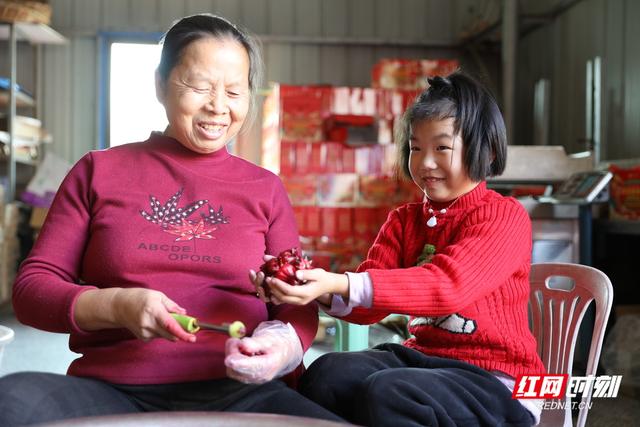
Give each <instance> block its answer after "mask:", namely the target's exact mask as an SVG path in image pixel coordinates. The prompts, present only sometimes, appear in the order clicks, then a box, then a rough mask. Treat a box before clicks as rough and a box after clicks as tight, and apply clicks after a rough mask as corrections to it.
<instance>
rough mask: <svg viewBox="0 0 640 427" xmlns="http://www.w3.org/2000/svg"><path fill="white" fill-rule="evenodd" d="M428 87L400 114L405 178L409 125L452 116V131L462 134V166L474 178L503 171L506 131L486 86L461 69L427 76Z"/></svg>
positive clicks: (401, 163)
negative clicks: (442, 74) (450, 72)
mask: <svg viewBox="0 0 640 427" xmlns="http://www.w3.org/2000/svg"><path fill="white" fill-rule="evenodd" d="M428 82H429V87H428V88H427V89H425V90H424V91H423V92H422V93H421V94H420V95H418V97H417V98H416V100H415V102H414V103H413V105H411V106H410V107H409V108H408V109H407V111H406V112H405V113H404V115H403V116H402V121H401V124H400V126H399V128H398V130H399V134H398V137H397V139H396V142H397V143H398V144H400V149H399V150H398V166H399V169H400V171H401V172H402V174H403V175H404V176H405V177H406V178H409V179H410V178H411V173H410V171H409V153H410V151H409V148H410V147H409V139H410V137H411V125H412V123H416V122H419V121H422V120H444V119H448V118H453V119H454V131H455V132H456V133H459V134H460V136H461V137H462V149H463V150H464V155H463V159H464V165H465V168H466V170H467V173H468V175H469V178H471V179H472V180H473V181H482V180H484V179H485V178H487V177H489V176H497V175H500V174H501V173H502V172H504V168H505V165H506V161H507V133H506V129H505V126H504V119H503V118H502V114H501V113H500V109H499V108H498V104H497V102H496V100H495V98H494V97H493V95H492V94H491V92H489V90H488V89H487V88H485V87H484V86H483V85H481V84H480V83H478V82H477V81H476V80H474V79H473V78H471V77H470V76H468V75H466V74H464V73H463V72H461V71H456V72H454V73H452V74H450V75H448V76H447V77H440V76H436V77H432V78H429V79H428Z"/></svg>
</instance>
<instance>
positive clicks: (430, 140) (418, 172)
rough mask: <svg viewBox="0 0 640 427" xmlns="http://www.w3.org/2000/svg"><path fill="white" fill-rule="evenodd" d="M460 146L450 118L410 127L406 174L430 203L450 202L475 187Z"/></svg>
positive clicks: (421, 121)
mask: <svg viewBox="0 0 640 427" xmlns="http://www.w3.org/2000/svg"><path fill="white" fill-rule="evenodd" d="M462 144H463V141H462V138H461V137H460V135H459V134H454V119H453V118H448V119H444V120H420V121H417V122H414V123H412V125H411V134H410V140H409V149H410V153H409V171H410V172H411V178H412V179H413V182H415V183H416V185H417V186H418V187H420V188H421V189H422V191H424V193H425V195H426V196H427V197H428V198H429V199H430V200H433V201H434V202H447V201H453V200H455V199H456V198H457V197H460V196H461V195H463V194H465V193H468V192H469V191H471V190H473V189H474V188H475V187H476V185H478V183H477V182H475V181H472V180H471V178H469V175H468V173H467V171H466V168H465V165H464V159H463V154H464V153H463V149H462Z"/></svg>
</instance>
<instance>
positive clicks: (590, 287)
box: [529, 263, 613, 427]
mask: <svg viewBox="0 0 640 427" xmlns="http://www.w3.org/2000/svg"><path fill="white" fill-rule="evenodd" d="M551 278H554V279H553V280H550V279H551ZM567 278H569V279H571V280H569V279H567ZM571 281H572V282H573V286H566V285H567V283H568V282H571ZM530 284H531V294H530V299H529V301H530V308H531V320H532V330H533V335H534V336H535V337H536V339H537V341H538V354H539V355H540V357H541V358H542V362H543V363H544V365H545V367H546V368H547V372H548V373H552V374H555V373H558V374H568V375H569V376H571V373H572V367H573V355H574V350H575V346H576V339H577V337H578V331H579V329H580V324H581V323H582V319H583V317H584V314H585V312H586V310H587V307H588V306H589V304H590V303H591V302H592V301H595V322H594V325H593V334H592V336H591V345H590V348H589V356H588V359H587V370H586V372H585V375H587V376H589V375H596V370H597V368H598V360H599V359H600V350H601V349H602V341H603V339H604V332H605V329H606V326H607V321H608V319H609V313H610V312H611V305H612V301H613V287H612V286H611V281H610V280H609V278H608V277H607V276H606V275H605V274H604V273H603V272H601V271H600V270H598V269H595V268H593V267H588V266H585V265H580V264H567V263H538V264H533V265H532V266H531V274H530ZM566 400H567V402H568V401H569V398H567V399H566ZM590 402H591V390H589V392H587V393H583V396H582V404H581V406H582V407H581V408H580V412H579V415H578V421H577V427H583V426H584V425H585V423H586V420H587V412H588V410H589V403H590ZM540 425H541V426H545V425H546V426H554V427H558V426H571V425H573V422H572V418H571V409H570V407H569V404H567V405H566V406H565V409H564V411H563V410H543V411H542V416H541V420H540Z"/></svg>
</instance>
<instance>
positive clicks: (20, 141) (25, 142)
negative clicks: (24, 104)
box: [0, 130, 51, 148]
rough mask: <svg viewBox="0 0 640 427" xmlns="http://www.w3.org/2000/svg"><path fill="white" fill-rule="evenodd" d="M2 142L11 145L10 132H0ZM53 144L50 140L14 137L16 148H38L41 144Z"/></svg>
mask: <svg viewBox="0 0 640 427" xmlns="http://www.w3.org/2000/svg"><path fill="white" fill-rule="evenodd" d="M0 142H1V143H3V144H8V143H9V132H5V131H3V130H0ZM50 142H51V139H50V138H46V139H31V138H21V137H19V136H14V137H13V146H14V147H17V148H19V147H38V146H39V145H40V144H42V143H45V144H48V143H50Z"/></svg>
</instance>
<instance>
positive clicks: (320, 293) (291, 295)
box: [265, 268, 349, 305]
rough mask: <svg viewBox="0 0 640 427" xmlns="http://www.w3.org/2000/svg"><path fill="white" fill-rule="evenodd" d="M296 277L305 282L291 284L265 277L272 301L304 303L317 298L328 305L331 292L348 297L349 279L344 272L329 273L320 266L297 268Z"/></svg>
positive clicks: (275, 302) (276, 302) (277, 302)
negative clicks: (307, 268)
mask: <svg viewBox="0 0 640 427" xmlns="http://www.w3.org/2000/svg"><path fill="white" fill-rule="evenodd" d="M296 277H297V278H298V279H299V280H303V281H306V283H305V284H304V285H300V286H291V285H289V284H288V283H285V282H283V281H282V280H279V279H276V278H273V277H267V278H266V279H265V282H266V283H267V286H269V289H270V291H271V299H270V300H271V302H272V303H274V304H285V303H286V304H296V305H305V304H308V303H310V302H311V301H313V300H316V299H317V300H319V302H320V303H322V304H324V305H330V301H331V295H333V294H338V295H341V296H343V297H345V298H348V297H349V279H348V277H347V275H346V274H336V273H330V272H328V271H325V270H323V269H322V268H314V269H312V270H298V271H297V272H296Z"/></svg>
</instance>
